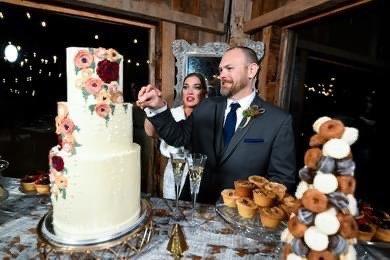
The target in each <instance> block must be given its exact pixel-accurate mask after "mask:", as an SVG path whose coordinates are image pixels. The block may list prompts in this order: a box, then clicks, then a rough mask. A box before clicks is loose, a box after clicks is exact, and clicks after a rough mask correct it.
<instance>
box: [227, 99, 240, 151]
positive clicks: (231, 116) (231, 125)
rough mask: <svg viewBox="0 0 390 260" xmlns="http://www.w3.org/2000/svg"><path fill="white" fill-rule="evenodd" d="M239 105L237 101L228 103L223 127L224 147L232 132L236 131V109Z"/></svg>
mask: <svg viewBox="0 0 390 260" xmlns="http://www.w3.org/2000/svg"><path fill="white" fill-rule="evenodd" d="M239 107H240V104H238V103H231V104H230V111H229V113H228V114H227V116H226V120H225V125H224V127H223V141H224V144H225V147H226V146H228V144H229V143H230V140H231V139H232V137H233V135H234V132H235V131H236V123H237V114H236V110H237V109H238V108H239Z"/></svg>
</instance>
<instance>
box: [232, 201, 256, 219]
mask: <svg viewBox="0 0 390 260" xmlns="http://www.w3.org/2000/svg"><path fill="white" fill-rule="evenodd" d="M236 203H237V209H238V214H240V216H241V217H243V218H253V216H254V215H255V214H256V210H257V206H256V204H255V203H254V202H253V200H251V199H248V198H239V199H237V200H236Z"/></svg>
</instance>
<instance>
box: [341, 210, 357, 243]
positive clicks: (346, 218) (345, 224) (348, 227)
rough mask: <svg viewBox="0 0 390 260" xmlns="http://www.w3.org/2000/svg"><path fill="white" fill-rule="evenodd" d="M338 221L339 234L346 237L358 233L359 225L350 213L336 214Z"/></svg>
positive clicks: (353, 236)
mask: <svg viewBox="0 0 390 260" xmlns="http://www.w3.org/2000/svg"><path fill="white" fill-rule="evenodd" d="M337 218H338V220H339V222H340V235H342V236H343V237H344V238H346V239H350V238H356V237H357V236H358V233H359V227H358V225H357V223H356V221H355V219H354V218H353V217H352V216H351V215H344V214H340V213H338V214H337Z"/></svg>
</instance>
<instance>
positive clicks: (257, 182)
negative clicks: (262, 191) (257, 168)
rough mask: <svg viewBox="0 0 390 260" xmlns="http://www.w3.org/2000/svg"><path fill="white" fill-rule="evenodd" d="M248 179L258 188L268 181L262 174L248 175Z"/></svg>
mask: <svg viewBox="0 0 390 260" xmlns="http://www.w3.org/2000/svg"><path fill="white" fill-rule="evenodd" d="M248 180H249V181H250V182H251V183H253V184H254V185H256V186H257V187H258V188H262V187H263V186H264V185H265V184H267V183H268V182H269V181H268V180H267V179H266V178H264V177H263V176H258V175H252V176H249V178H248Z"/></svg>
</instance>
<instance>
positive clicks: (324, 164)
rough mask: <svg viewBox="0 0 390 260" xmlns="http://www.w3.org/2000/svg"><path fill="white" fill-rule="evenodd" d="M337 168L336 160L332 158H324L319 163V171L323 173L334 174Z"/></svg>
mask: <svg viewBox="0 0 390 260" xmlns="http://www.w3.org/2000/svg"><path fill="white" fill-rule="evenodd" d="M335 168H336V160H335V159H334V158H332V157H330V156H322V157H321V160H320V162H319V163H318V171H320V172H322V173H333V172H334V170H335Z"/></svg>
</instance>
